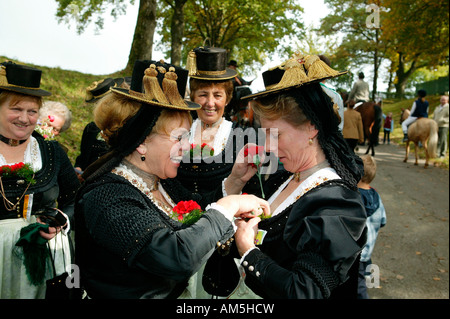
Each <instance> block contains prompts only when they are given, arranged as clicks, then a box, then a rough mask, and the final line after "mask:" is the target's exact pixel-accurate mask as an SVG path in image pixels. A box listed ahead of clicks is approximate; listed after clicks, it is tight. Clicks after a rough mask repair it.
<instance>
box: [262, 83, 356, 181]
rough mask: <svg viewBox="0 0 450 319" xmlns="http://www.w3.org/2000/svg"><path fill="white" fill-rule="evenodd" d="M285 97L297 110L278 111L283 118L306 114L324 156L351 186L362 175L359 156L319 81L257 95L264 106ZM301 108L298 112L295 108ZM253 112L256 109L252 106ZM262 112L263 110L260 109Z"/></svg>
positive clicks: (297, 119) (301, 120)
mask: <svg viewBox="0 0 450 319" xmlns="http://www.w3.org/2000/svg"><path fill="white" fill-rule="evenodd" d="M285 99H294V101H295V102H296V104H297V105H298V106H299V108H300V110H297V111H296V112H295V113H296V114H291V115H289V114H282V117H283V118H284V119H287V120H288V121H291V120H289V117H290V118H291V119H292V117H293V116H294V117H297V118H296V119H295V121H296V122H299V123H302V122H303V121H304V120H303V119H300V121H299V118H298V117H303V116H304V117H306V119H307V120H309V121H311V123H312V124H314V125H315V127H316V129H317V130H318V131H319V133H318V137H317V138H318V142H319V145H320V146H321V148H322V150H323V152H324V153H325V156H326V158H327V160H328V162H329V163H330V165H331V167H332V168H334V169H335V170H336V172H337V174H338V175H339V176H340V177H341V178H342V180H344V181H345V182H346V183H347V184H348V185H349V186H350V187H352V188H353V189H356V188H357V184H358V182H359V180H360V179H361V177H362V176H363V175H364V166H363V163H362V160H361V158H360V157H359V156H357V155H356V154H355V153H354V152H353V151H352V150H351V149H350V148H349V147H348V145H347V142H346V141H345V139H344V137H343V136H342V133H341V132H340V130H339V126H338V125H339V119H338V117H337V116H336V114H335V112H334V109H333V103H332V101H331V99H330V98H329V97H328V95H326V93H325V92H323V90H322V87H321V86H320V83H312V84H308V85H303V86H300V87H297V88H293V89H289V90H286V91H284V92H281V93H279V94H276V95H269V96H267V97H263V98H261V99H259V104H260V105H261V106H262V107H263V108H264V106H267V105H273V104H274V103H280V101H282V100H285ZM298 111H302V112H298ZM255 113H257V114H258V113H260V112H259V111H258V109H255ZM262 113H264V111H262Z"/></svg>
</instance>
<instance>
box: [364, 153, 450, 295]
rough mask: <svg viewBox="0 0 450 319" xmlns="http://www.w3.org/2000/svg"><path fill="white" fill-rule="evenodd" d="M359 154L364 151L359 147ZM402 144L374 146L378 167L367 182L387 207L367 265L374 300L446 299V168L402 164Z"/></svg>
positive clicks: (447, 192) (411, 158)
mask: <svg viewBox="0 0 450 319" xmlns="http://www.w3.org/2000/svg"><path fill="white" fill-rule="evenodd" d="M359 148H360V149H359V151H358V152H357V153H358V154H360V155H361V154H363V153H364V152H365V151H366V148H367V147H365V146H363V147H361V146H360V147H359ZM404 156H405V149H404V146H403V147H401V146H398V145H392V144H391V145H379V146H377V147H376V148H375V159H376V160H377V165H378V171H377V175H376V177H375V180H374V181H373V183H372V186H373V187H374V188H375V189H376V190H377V191H378V192H379V193H380V196H381V198H382V200H383V203H384V206H385V208H386V214H387V224H386V226H385V227H383V228H382V229H381V231H380V233H379V236H378V240H377V242H376V245H375V249H374V253H373V255H372V263H373V264H376V265H377V266H378V267H379V270H380V288H371V289H368V293H369V296H370V297H371V298H373V299H391V298H394V299H441V298H445V299H448V298H449V171H448V170H444V169H441V168H438V167H433V165H431V167H428V168H427V169H424V167H423V164H424V160H422V161H419V166H415V165H414V153H413V154H410V157H409V161H408V163H403V159H404Z"/></svg>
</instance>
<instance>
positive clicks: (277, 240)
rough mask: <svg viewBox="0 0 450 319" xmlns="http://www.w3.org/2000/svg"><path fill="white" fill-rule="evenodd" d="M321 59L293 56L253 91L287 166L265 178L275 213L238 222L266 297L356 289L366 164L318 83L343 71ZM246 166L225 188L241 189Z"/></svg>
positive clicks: (246, 263) (251, 277) (345, 293)
mask: <svg viewBox="0 0 450 319" xmlns="http://www.w3.org/2000/svg"><path fill="white" fill-rule="evenodd" d="M320 62H321V61H320V59H318V57H316V56H296V57H294V58H293V59H291V60H289V61H287V62H286V63H283V64H282V65H281V66H280V67H278V68H276V69H273V70H270V71H268V74H266V75H268V77H270V75H272V76H273V77H277V75H278V78H277V79H272V82H275V83H277V84H275V86H273V87H271V88H270V89H267V90H266V91H263V92H260V93H257V94H254V95H252V96H250V97H249V98H253V99H256V101H254V102H253V105H252V106H253V109H254V112H255V113H256V114H257V115H258V116H259V117H260V119H261V125H262V128H264V129H265V130H266V134H267V139H266V151H270V152H273V153H275V154H276V155H277V157H278V158H279V160H280V162H281V163H282V164H283V167H284V168H283V169H281V170H279V171H278V172H277V173H275V174H273V175H272V176H271V177H270V178H269V180H268V181H267V182H266V183H265V193H266V194H267V195H268V196H267V199H268V202H269V203H270V206H271V212H272V213H271V214H272V215H271V217H270V218H268V219H263V220H260V218H255V219H252V220H249V221H246V220H239V221H237V225H238V230H237V232H236V234H235V242H236V246H237V251H238V253H239V258H240V264H241V265H242V266H243V268H244V270H245V274H246V279H245V283H246V285H247V286H248V287H249V288H251V289H252V291H253V292H255V293H256V294H257V295H259V296H260V297H263V298H333V297H337V298H356V294H357V277H358V264H359V254H360V252H361V250H362V248H363V247H364V244H365V240H366V235H365V222H366V214H365V210H364V205H363V202H362V200H361V197H360V195H359V193H358V189H357V183H358V181H359V179H360V178H361V176H362V173H363V166H362V161H361V159H360V158H359V157H357V156H356V155H355V154H354V153H353V152H352V151H351V150H350V149H349V148H348V146H347V144H346V142H345V140H344V138H343V136H342V134H341V132H340V131H339V129H338V124H339V122H338V120H337V116H336V114H335V113H334V110H333V104H332V103H331V100H330V99H329V97H328V96H327V95H326V94H325V93H324V92H323V90H322V89H321V87H320V83H319V82H320V80H323V79H326V78H330V77H334V76H338V75H341V74H343V73H339V72H336V71H334V70H332V69H330V68H326V67H325V66H323V65H321V64H320ZM246 169H247V168H246V165H244V164H239V165H237V166H236V169H235V170H234V171H233V172H234V173H233V174H232V175H233V176H230V177H229V178H228V179H227V181H226V182H225V188H226V189H227V193H228V194H232V193H237V192H239V191H240V189H239V187H236V186H235V185H238V184H236V183H233V180H234V179H235V178H238V177H239V174H237V175H236V174H235V173H237V172H241V173H242V172H245V171H246ZM258 232H259V233H258ZM262 234H265V236H264V237H263V236H261V235H262ZM257 235H258V236H257ZM255 236H257V238H258V241H257V242H256V243H255Z"/></svg>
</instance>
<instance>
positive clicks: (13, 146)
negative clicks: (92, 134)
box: [0, 62, 79, 299]
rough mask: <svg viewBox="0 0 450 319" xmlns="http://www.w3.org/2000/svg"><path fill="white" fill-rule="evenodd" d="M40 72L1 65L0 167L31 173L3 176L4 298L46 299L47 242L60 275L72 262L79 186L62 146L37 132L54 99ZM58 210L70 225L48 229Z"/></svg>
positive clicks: (0, 249)
mask: <svg viewBox="0 0 450 319" xmlns="http://www.w3.org/2000/svg"><path fill="white" fill-rule="evenodd" d="M41 73H42V72H41V71H40V70H38V69H35V68H31V67H28V66H24V65H18V64H14V63H11V62H5V63H1V65H0V137H1V138H0V140H1V142H0V166H2V167H5V166H10V167H26V168H27V170H28V171H29V172H28V175H30V174H32V177H31V179H26V178H24V176H23V174H13V175H11V174H8V175H7V174H4V171H2V172H1V173H0V186H1V187H0V188H1V196H2V197H3V201H1V202H0V256H1V257H0V269H2V272H1V274H2V275H1V278H0V299H4V298H18V299H20V298H28V299H30V298H43V297H44V296H45V280H47V279H50V276H49V275H50V274H51V272H46V269H45V265H46V263H47V261H46V256H47V255H46V254H45V253H46V251H47V244H48V246H49V247H50V248H51V250H52V252H53V251H55V253H54V261H55V264H54V265H55V269H56V272H57V275H60V274H61V273H63V272H64V271H65V269H64V264H66V265H69V264H71V254H70V248H69V247H70V245H69V237H68V236H67V233H68V232H69V230H70V219H71V217H73V203H74V199H75V192H76V190H77V189H78V186H79V182H78V179H77V177H76V175H75V172H74V170H73V168H72V165H71V163H70V161H69V159H68V157H67V155H66V154H65V153H64V151H63V150H62V148H61V147H60V146H59V144H58V143H56V142H55V141H47V140H44V139H43V138H42V136H40V135H39V134H37V133H34V129H35V127H36V123H37V120H38V113H39V109H40V107H41V105H42V97H43V96H48V95H50V93H49V92H47V91H44V90H41V89H40V88H39V87H40V81H41ZM56 208H58V210H60V211H61V212H63V215H64V217H65V218H63V219H65V220H68V223H66V224H58V225H52V226H51V227H49V225H48V224H46V223H45V220H46V219H45V218H42V219H41V218H40V217H39V216H43V217H44V216H48V215H50V214H51V213H52V212H54V211H55V209H56ZM25 236H29V237H28V238H33V240H32V241H31V243H30V245H27V244H24V237H25ZM16 243H17V246H19V244H20V249H19V251H18V252H19V253H18V254H17V253H16V249H17V247H16ZM31 245H33V248H32V249H29V247H30V246H31ZM22 246H23V248H22ZM61 250H63V252H62V251H61ZM30 251H31V252H32V253H31V254H29V252H30ZM40 253H42V254H40ZM36 256H38V258H34V257H36ZM39 257H40V258H39ZM22 263H23V264H22ZM42 265H44V267H42ZM17 278H23V279H22V280H17Z"/></svg>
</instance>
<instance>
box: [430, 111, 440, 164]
mask: <svg viewBox="0 0 450 319" xmlns="http://www.w3.org/2000/svg"><path fill="white" fill-rule="evenodd" d="M437 144H438V125H437V123H436V122H435V121H434V120H431V119H430V138H429V139H428V154H429V155H430V157H431V158H435V157H436V156H437Z"/></svg>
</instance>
